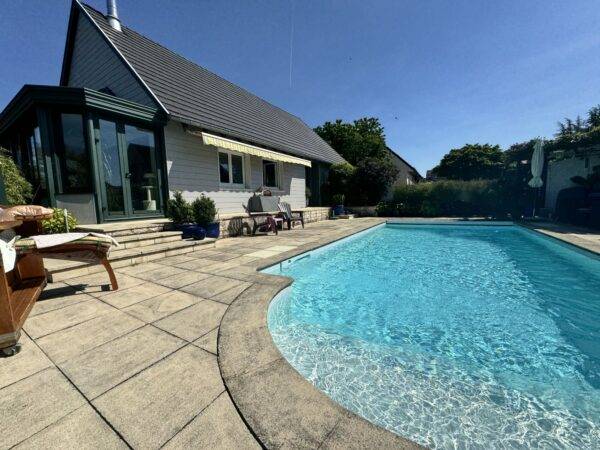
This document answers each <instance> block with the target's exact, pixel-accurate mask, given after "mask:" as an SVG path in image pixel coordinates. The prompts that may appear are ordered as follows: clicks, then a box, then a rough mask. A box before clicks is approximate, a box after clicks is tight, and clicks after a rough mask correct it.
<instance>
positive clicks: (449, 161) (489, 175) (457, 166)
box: [433, 144, 504, 180]
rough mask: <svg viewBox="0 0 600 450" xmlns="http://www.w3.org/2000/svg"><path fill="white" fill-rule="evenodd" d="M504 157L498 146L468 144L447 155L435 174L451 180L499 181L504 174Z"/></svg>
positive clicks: (434, 169) (434, 170)
mask: <svg viewBox="0 0 600 450" xmlns="http://www.w3.org/2000/svg"><path fill="white" fill-rule="evenodd" d="M503 164H504V155H503V153H502V150H500V147H499V146H498V145H490V144H483V145H482V144H466V145H464V146H463V147H461V148H455V149H452V150H450V152H449V153H447V154H446V155H445V156H444V157H443V158H442V160H441V162H440V163H439V165H437V166H436V167H434V168H433V173H434V175H436V176H437V177H440V178H447V179H450V180H477V179H487V180H490V179H497V178H499V177H500V174H501V173H502V167H503Z"/></svg>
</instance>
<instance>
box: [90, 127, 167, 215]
mask: <svg viewBox="0 0 600 450" xmlns="http://www.w3.org/2000/svg"><path fill="white" fill-rule="evenodd" d="M96 128H97V133H98V157H99V159H100V164H99V167H100V180H101V189H102V192H101V197H102V210H103V217H104V218H105V219H116V218H128V217H139V216H140V215H156V214H157V213H158V212H160V211H161V202H160V199H161V196H160V183H159V172H158V170H157V155H156V145H155V138H154V132H153V131H151V130H147V129H144V128H139V127H136V126H133V125H128V124H124V123H119V122H114V121H110V120H105V119H98V120H97V123H96Z"/></svg>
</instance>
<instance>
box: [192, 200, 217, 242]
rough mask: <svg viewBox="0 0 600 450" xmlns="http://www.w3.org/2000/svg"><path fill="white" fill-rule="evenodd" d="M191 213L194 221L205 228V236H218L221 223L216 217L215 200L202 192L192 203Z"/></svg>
mask: <svg viewBox="0 0 600 450" xmlns="http://www.w3.org/2000/svg"><path fill="white" fill-rule="evenodd" d="M192 214H193V216H194V222H196V223H197V224H198V225H199V226H201V227H202V228H204V230H206V236H207V237H210V238H218V237H219V234H220V231H221V224H220V223H219V221H218V220H216V217H217V207H216V206H215V202H214V201H213V200H212V199H211V198H209V197H207V196H206V195H204V194H202V195H201V196H200V197H198V198H197V199H196V200H194V202H193V203H192Z"/></svg>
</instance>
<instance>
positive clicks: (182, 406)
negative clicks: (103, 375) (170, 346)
mask: <svg viewBox="0 0 600 450" xmlns="http://www.w3.org/2000/svg"><path fill="white" fill-rule="evenodd" d="M224 390H225V387H224V386H223V383H222V381H221V377H220V375H219V367H218V364H217V358H216V357H215V356H213V355H211V354H210V353H208V352H205V351H204V350H201V349H199V348H197V347H195V346H193V345H189V346H187V347H185V348H183V349H181V350H179V351H177V352H175V353H173V354H172V355H170V356H169V357H167V358H165V359H164V360H162V361H160V362H159V363H157V364H155V365H154V366H152V367H150V368H149V369H148V370H145V371H143V372H141V373H139V374H138V375H136V376H135V377H133V378H131V379H130V380H127V382H125V383H123V384H121V385H119V386H117V387H116V388H114V389H112V390H111V391H109V392H107V393H106V394H104V395H102V396H101V397H99V398H97V399H96V400H94V401H93V404H94V405H95V406H96V407H97V408H98V410H99V411H100V412H101V413H102V415H103V416H104V417H106V418H107V420H108V421H109V422H110V423H111V424H112V425H113V426H114V427H115V428H116V429H117V430H118V431H119V432H120V433H121V434H122V435H123V437H124V438H125V439H126V440H127V441H128V442H129V444H130V445H131V446H132V447H134V448H159V447H160V446H161V445H162V444H164V443H165V442H166V441H167V440H168V439H170V438H171V437H173V436H174V435H175V434H176V433H177V432H179V431H180V430H181V429H182V428H183V427H184V426H185V425H186V424H187V423H188V422H190V421H191V420H192V419H193V418H194V417H195V416H196V415H198V414H199V413H200V412H201V411H202V410H203V409H204V408H206V406H208V405H209V404H210V403H211V402H212V401H213V400H214V399H215V398H216V397H217V396H219V394H221V393H222V392H223V391H224ZM174 411H176V412H177V413H176V414H172V413H171V412H174Z"/></svg>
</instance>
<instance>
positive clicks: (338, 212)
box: [333, 205, 345, 216]
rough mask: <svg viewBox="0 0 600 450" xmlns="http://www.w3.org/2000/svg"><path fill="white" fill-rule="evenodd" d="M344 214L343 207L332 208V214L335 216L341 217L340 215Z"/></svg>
mask: <svg viewBox="0 0 600 450" xmlns="http://www.w3.org/2000/svg"><path fill="white" fill-rule="evenodd" d="M344 212H345V210H344V205H336V206H334V207H333V214H334V215H335V216H341V215H342V214H344Z"/></svg>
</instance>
